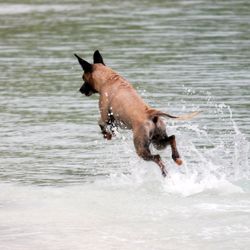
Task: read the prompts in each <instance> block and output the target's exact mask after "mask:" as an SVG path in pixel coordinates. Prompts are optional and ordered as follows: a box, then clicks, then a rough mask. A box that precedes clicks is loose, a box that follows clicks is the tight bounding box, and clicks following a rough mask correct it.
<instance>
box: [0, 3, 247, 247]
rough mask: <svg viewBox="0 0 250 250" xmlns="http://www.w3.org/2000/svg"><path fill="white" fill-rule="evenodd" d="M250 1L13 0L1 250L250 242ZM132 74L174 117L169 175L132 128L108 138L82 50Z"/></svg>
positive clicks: (4, 15) (0, 100) (3, 83)
mask: <svg viewBox="0 0 250 250" xmlns="http://www.w3.org/2000/svg"><path fill="white" fill-rule="evenodd" d="M249 11H250V5H249V3H248V1H246V0H241V1H216V2H209V1H160V0H159V1H153V2H152V1H146V0H145V1H129V2H126V1H118V2H117V1H112V0H110V1H97V0H95V1H84V2H83V1H77V0H76V1H67V0H64V1H54V2H53V4H51V3H50V2H48V1H39V0H36V1H32V2H30V1H22V2H18V1H11V2H9V3H6V2H1V3H0V69H1V76H0V117H1V122H0V189H1V192H0V248H1V249H3V250H7V249H11V250H19V249H20V250H21V249H22V250H23V249H41V250H42V249H60V250H61V249H75V250H77V249H91V250H92V249H124V250H126V249H156V250H160V249H171V250H173V249H192V250H193V249H201V248H202V249H249V247H250V222H249V214H250V181H249V179H250V168H249V158H250V157H249V156H250V154H249V151H250V144H249V140H250V129H249V123H250V118H249V117H250V102H249V100H250V84H249V81H250V74H249V69H250V43H249V40H250V32H249V30H250V17H249ZM95 49H99V50H100V51H101V52H102V54H103V56H104V60H105V63H106V64H107V65H109V66H111V67H112V68H113V69H115V70H116V71H118V72H120V73H121V74H122V75H123V76H124V77H126V78H127V79H129V80H130V81H131V82H132V83H133V84H134V86H135V87H136V89H137V90H138V92H139V93H140V94H141V95H142V96H143V98H144V99H145V100H146V101H147V102H148V103H150V104H151V105H152V106H154V107H156V108H159V109H161V110H163V111H167V112H169V113H171V114H175V115H178V114H182V113H186V112H189V111H193V110H202V111H203V113H202V114H201V115H200V116H199V117H197V118H196V119H194V120H192V121H188V122H174V121H171V120H168V121H167V122H168V126H167V130H168V133H169V134H175V135H176V137H177V143H178V148H179V151H180V153H181V155H182V158H183V159H184V165H183V166H182V167H181V168H178V167H176V166H175V165H174V163H173V162H172V160H171V157H170V156H171V155H170V149H167V150H166V151H165V152H164V153H161V154H162V155H163V158H164V161H165V162H166V165H167V168H168V170H169V172H170V175H169V178H167V179H163V178H162V177H161V174H160V171H159V169H158V168H157V167H156V166H155V165H154V164H153V163H147V162H144V161H143V160H140V159H139V158H138V157H137V156H136V154H135V152H134V148H133V144H132V135H131V133H130V132H124V131H120V132H119V133H118V134H117V136H116V138H114V140H112V141H108V142H107V141H104V140H103V139H102V136H101V134H100V131H99V127H98V126H97V120H98V117H99V113H98V107H97V106H98V105H97V103H98V97H97V96H95V97H94V96H92V97H91V98H87V97H84V96H81V95H80V93H78V89H79V87H80V86H81V84H82V82H81V69H80V66H79V65H78V63H77V61H76V60H75V58H74V56H73V53H78V54H79V55H81V56H82V57H83V58H84V59H87V60H89V61H90V60H92V53H93V52H94V50H95Z"/></svg>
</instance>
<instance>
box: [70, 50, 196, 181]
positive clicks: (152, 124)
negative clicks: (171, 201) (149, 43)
mask: <svg viewBox="0 0 250 250" xmlns="http://www.w3.org/2000/svg"><path fill="white" fill-rule="evenodd" d="M74 55H75V56H76V58H77V59H78V62H79V64H80V65H81V67H82V69H83V71H84V73H83V76H82V79H83V81H84V83H83V85H82V86H81V88H80V90H79V91H80V92H81V93H82V94H84V95H86V96H91V95H92V94H95V93H98V94H99V95H100V98H99V109H100V114H101V118H100V120H99V126H100V129H101V132H102V134H103V137H104V138H105V139H107V140H111V139H112V136H113V135H114V128H115V127H120V128H123V129H131V130H132V131H133V141H134V146H135V150H136V153H137V154H138V156H139V157H141V158H142V159H144V160H145V161H153V162H155V163H156V164H157V165H158V166H159V167H160V170H161V173H162V175H163V176H164V177H166V176H167V170H166V168H165V165H164V163H163V161H162V159H161V157H160V155H159V154H152V153H151V151H150V144H152V145H153V146H154V147H155V148H156V149H157V150H163V149H165V148H166V147H167V146H168V145H170V146H171V151H172V158H173V160H174V161H175V163H176V164H177V165H181V164H182V160H181V157H180V154H179V152H178V150H177V146H176V140H175V136H174V135H171V136H168V135H167V133H166V123H165V122H164V117H168V118H172V119H177V120H187V119H191V118H192V117H194V116H196V115H197V114H198V113H199V112H192V113H189V114H186V115H182V116H173V115H170V114H168V113H165V112H162V111H159V110H157V109H154V108H151V107H150V106H149V105H148V104H146V103H145V102H144V101H143V99H142V98H141V97H140V96H139V95H138V93H137V92H136V90H135V89H134V88H133V87H132V85H131V84H130V83H129V82H128V81H127V80H126V79H125V78H123V77H122V76H120V75H119V74H118V73H117V72H115V71H114V70H112V69H111V68H109V67H107V66H106V65H105V63H104V61H103V57H102V55H101V54H100V52H99V51H98V50H96V51H95V52H94V54H93V61H94V62H93V64H91V63H89V62H87V61H85V60H83V59H82V58H81V57H79V56H78V55H77V54H74Z"/></svg>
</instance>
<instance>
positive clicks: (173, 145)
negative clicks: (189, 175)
mask: <svg viewBox="0 0 250 250" xmlns="http://www.w3.org/2000/svg"><path fill="white" fill-rule="evenodd" d="M168 142H169V144H170V146H171V150H172V158H173V160H174V161H175V163H176V164H178V165H181V164H182V160H181V157H180V155H179V153H178V150H177V147H176V141H175V136H174V135H171V136H169V137H168Z"/></svg>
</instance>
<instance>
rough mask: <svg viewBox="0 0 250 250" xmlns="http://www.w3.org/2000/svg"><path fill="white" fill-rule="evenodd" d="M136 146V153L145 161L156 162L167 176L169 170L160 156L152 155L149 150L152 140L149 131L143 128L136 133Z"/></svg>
mask: <svg viewBox="0 0 250 250" xmlns="http://www.w3.org/2000/svg"><path fill="white" fill-rule="evenodd" d="M134 145H135V149H136V153H137V154H138V155H139V156H140V157H141V158H142V159H143V160H145V161H153V162H155V163H156V164H157V165H158V166H159V167H160V169H161V173H162V175H163V176H164V177H166V176H167V170H166V168H165V165H164V164H163V162H162V160H161V157H160V155H158V154H157V155H152V154H151V152H150V149H149V145H150V139H149V133H148V131H147V129H145V128H141V129H139V130H137V131H134Z"/></svg>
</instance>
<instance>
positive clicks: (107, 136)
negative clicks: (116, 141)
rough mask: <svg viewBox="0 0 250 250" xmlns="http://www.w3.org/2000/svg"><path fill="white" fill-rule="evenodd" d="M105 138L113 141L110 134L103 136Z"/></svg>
mask: <svg viewBox="0 0 250 250" xmlns="http://www.w3.org/2000/svg"><path fill="white" fill-rule="evenodd" d="M103 138H104V139H107V140H111V139H112V134H110V133H105V134H103Z"/></svg>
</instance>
